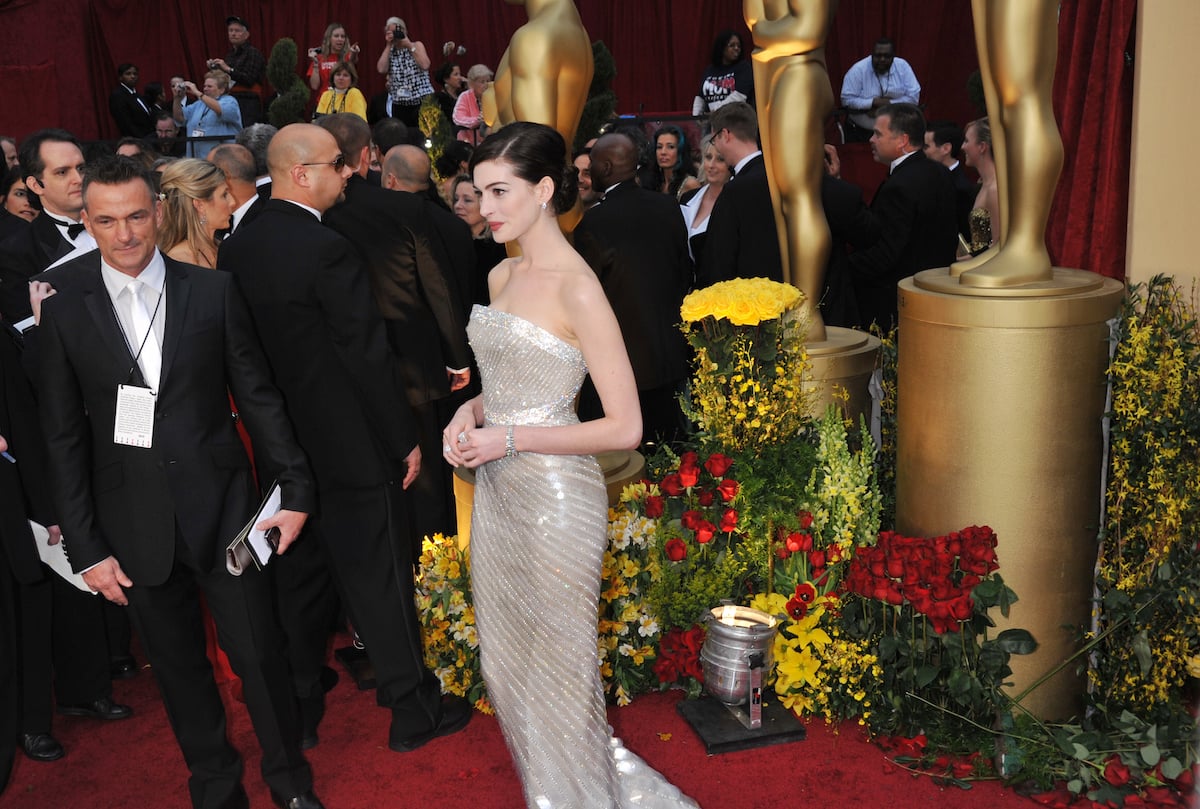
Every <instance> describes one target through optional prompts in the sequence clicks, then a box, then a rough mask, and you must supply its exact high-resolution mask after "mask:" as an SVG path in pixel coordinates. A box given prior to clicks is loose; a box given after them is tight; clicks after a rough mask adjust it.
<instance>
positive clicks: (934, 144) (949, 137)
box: [924, 121, 979, 241]
mask: <svg viewBox="0 0 1200 809" xmlns="http://www.w3.org/2000/svg"><path fill="white" fill-rule="evenodd" d="M963 138H964V134H963V128H962V127H961V126H959V125H958V124H956V123H954V122H953V121H931V122H929V123H928V124H926V125H925V147H924V152H925V156H926V157H928V158H929V159H930V160H932V161H934V162H935V163H941V164H942V165H943V166H945V167H946V168H947V169H948V170H949V171H950V176H951V177H952V178H953V179H954V196H955V200H956V202H957V204H958V211H957V213H958V232H959V233H961V234H962V235H963V238H965V239H967V240H968V241H969V240H970V238H971V225H970V223H969V221H968V218H969V217H970V214H971V208H973V207H974V206H975V196H976V195H977V194H978V193H979V185H978V184H977V183H973V182H971V179H970V178H969V177H967V168H966V165H965V164H964V163H963V162H962V144H963Z"/></svg>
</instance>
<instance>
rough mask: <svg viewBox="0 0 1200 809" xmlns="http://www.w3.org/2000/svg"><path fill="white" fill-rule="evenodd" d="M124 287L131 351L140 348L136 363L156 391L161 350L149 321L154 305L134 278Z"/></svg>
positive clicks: (144, 288)
mask: <svg viewBox="0 0 1200 809" xmlns="http://www.w3.org/2000/svg"><path fill="white" fill-rule="evenodd" d="M125 288H126V289H127V290H129V296H130V301H129V303H130V306H129V308H130V313H131V315H132V318H131V322H132V323H133V338H134V340H135V342H134V344H133V351H134V353H135V354H136V353H137V351H138V348H139V347H140V348H141V354H140V355H139V357H138V359H139V363H138V364H139V365H140V366H141V369H142V377H143V378H144V379H145V380H146V384H147V385H149V386H150V390H152V391H155V392H156V393H157V392H158V377H159V374H160V373H161V371H162V352H161V350H160V349H159V346H158V337H157V336H156V335H155V334H154V324H153V323H152V322H151V318H152V314H151V313H152V312H153V311H154V307H151V306H150V303H149V301H148V300H147V298H148V297H149V288H148V287H147V286H146V285H145V284H143V283H142V282H141V281H138V280H137V279H136V278H135V279H134V280H132V281H130V282H129V285H128V286H127V287H125ZM147 334H148V336H147Z"/></svg>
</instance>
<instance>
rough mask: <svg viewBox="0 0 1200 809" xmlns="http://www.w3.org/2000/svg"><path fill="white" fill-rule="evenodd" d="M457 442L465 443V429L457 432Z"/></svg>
mask: <svg viewBox="0 0 1200 809" xmlns="http://www.w3.org/2000/svg"><path fill="white" fill-rule="evenodd" d="M458 443H460V444H465V443H467V434H466V432H465V431H464V432H461V433H459V434H458Z"/></svg>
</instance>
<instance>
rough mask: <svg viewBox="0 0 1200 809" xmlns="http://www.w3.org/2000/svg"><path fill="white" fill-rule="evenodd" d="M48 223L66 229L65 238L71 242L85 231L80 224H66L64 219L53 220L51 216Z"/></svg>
mask: <svg viewBox="0 0 1200 809" xmlns="http://www.w3.org/2000/svg"><path fill="white" fill-rule="evenodd" d="M50 221H51V222H53V223H54V224H56V225H58V226H59V227H61V228H66V229H67V238H68V239H70V240H71V241H75V237H76V236H78V235H79V234H80V233H83V232H84V231H85V230H87V228H85V227H84V226H83V223H82V222H68V221H66V220H65V219H55V218H54V217H53V216H51V217H50Z"/></svg>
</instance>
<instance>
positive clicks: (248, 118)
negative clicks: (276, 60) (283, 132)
mask: <svg viewBox="0 0 1200 809" xmlns="http://www.w3.org/2000/svg"><path fill="white" fill-rule="evenodd" d="M225 32H226V34H227V35H228V36H229V47H230V50H229V53H227V54H225V58H224V59H209V60H208V62H207V65H208V69H209V70H220V71H223V72H224V73H225V75H226V77H227V78H228V85H229V94H230V95H232V96H233V97H234V98H236V99H237V104H238V107H239V108H240V109H241V116H242V117H241V120H242V123H243V124H245V125H246V126H250V124H257V123H260V122H261V121H262V112H263V106H262V80H263V77H264V76H265V75H266V73H267V60H266V58H265V57H263V55H262V51H260V50H259V49H258V48H256V47H254V46H253V45H251V44H250V23H248V22H246V21H245V20H244V19H242V18H241V17H236V16H234V17H226V18H225Z"/></svg>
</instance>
